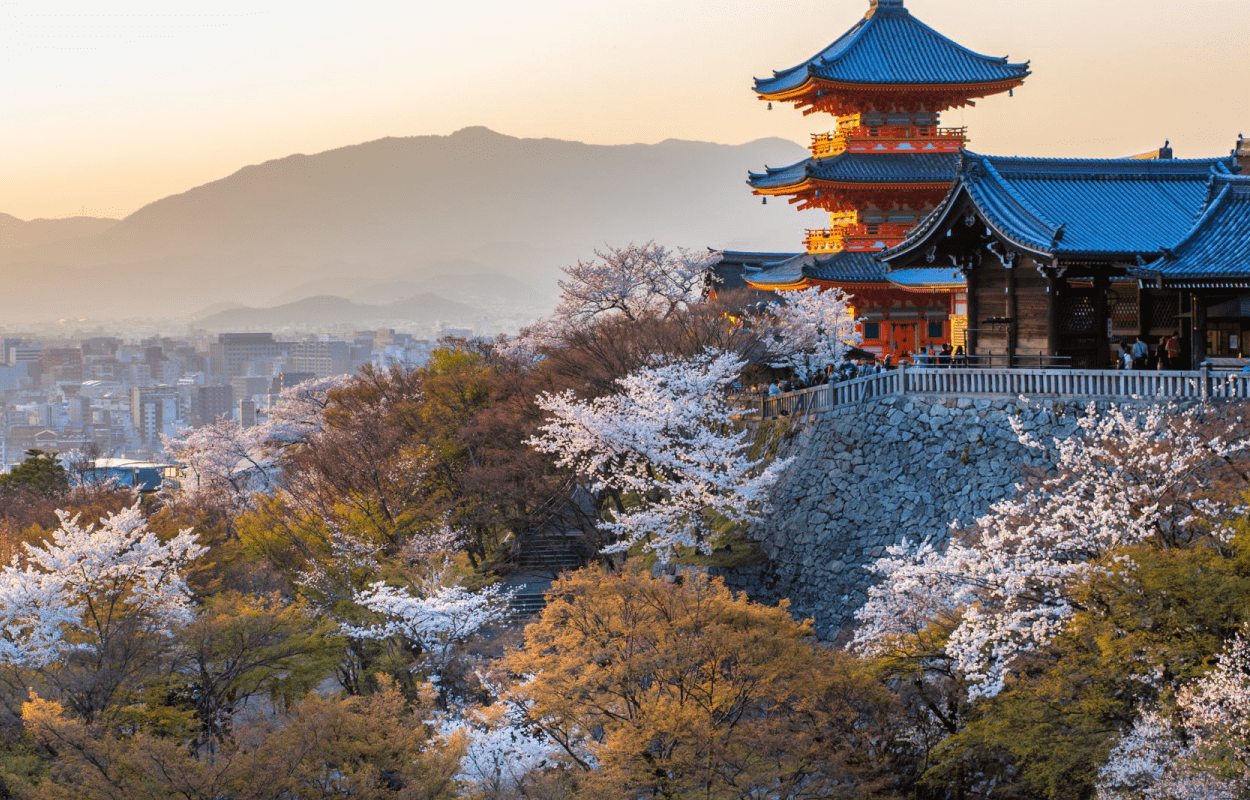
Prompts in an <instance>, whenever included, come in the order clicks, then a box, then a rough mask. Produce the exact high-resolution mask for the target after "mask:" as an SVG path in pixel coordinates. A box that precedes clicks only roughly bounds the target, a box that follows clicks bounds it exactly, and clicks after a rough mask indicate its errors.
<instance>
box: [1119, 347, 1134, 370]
mask: <svg viewBox="0 0 1250 800" xmlns="http://www.w3.org/2000/svg"><path fill="white" fill-rule="evenodd" d="M1132 368H1133V351H1132V350H1130V349H1129V348H1128V345H1127V344H1125V343H1124V342H1120V369H1132Z"/></svg>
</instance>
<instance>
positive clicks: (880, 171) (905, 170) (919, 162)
mask: <svg viewBox="0 0 1250 800" xmlns="http://www.w3.org/2000/svg"><path fill="white" fill-rule="evenodd" d="M958 163H959V154H958V153H855V152H850V151H847V152H844V153H839V154H838V155H836V156H830V157H828V158H809V159H806V160H804V161H800V162H798V163H797V164H791V165H790V166H788V167H779V168H775V169H774V168H771V167H765V168H764V169H765V171H764V172H762V173H755V172H752V173H750V177H749V178H748V180H747V183H749V184H750V185H751V186H752V188H754V189H757V190H758V189H784V188H787V187H792V186H798V185H800V184H802V183H803V182H804V181H807V180H813V181H821V182H825V183H843V184H846V183H863V184H873V183H891V184H897V183H950V182H951V181H952V180H954V178H955V170H956V167H957V165H958Z"/></svg>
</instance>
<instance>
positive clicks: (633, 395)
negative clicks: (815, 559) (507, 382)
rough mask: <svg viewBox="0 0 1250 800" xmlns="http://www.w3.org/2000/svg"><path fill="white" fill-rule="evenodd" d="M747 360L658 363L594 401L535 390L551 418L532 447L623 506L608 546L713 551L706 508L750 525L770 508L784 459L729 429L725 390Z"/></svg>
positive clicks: (716, 356)
mask: <svg viewBox="0 0 1250 800" xmlns="http://www.w3.org/2000/svg"><path fill="white" fill-rule="evenodd" d="M744 363H745V362H744V361H743V360H742V359H741V358H740V357H738V356H736V355H732V354H729V353H724V352H717V351H713V350H708V351H705V352H704V353H702V354H701V355H699V356H696V357H693V358H687V359H677V360H666V359H657V360H656V361H655V363H654V364H652V365H651V366H648V367H645V368H643V369H640V370H638V371H636V372H634V373H632V374H630V375H627V376H626V377H624V378H621V379H619V380H618V381H617V384H618V386H619V387H620V391H619V393H617V394H612V395H609V396H606V397H601V398H597V399H595V400H591V401H589V402H587V401H583V400H579V399H578V398H576V397H575V396H574V395H573V394H572V393H571V392H563V393H560V394H554V395H552V394H544V395H541V396H539V398H538V405H539V406H540V407H541V408H542V409H543V410H544V411H546V412H548V414H550V415H551V420H550V421H549V422H548V423H547V424H546V425H544V426H543V427H542V431H543V434H542V435H541V436H538V437H536V438H534V439H532V440H530V444H531V445H532V446H533V447H535V448H536V449H538V450H539V451H541V452H544V453H552V454H554V455H555V456H556V459H557V462H558V463H559V464H560V465H561V466H564V467H570V468H572V469H574V470H576V471H577V472H578V473H579V474H581V475H583V476H586V477H587V478H588V479H589V480H590V484H591V489H592V490H594V491H605V490H610V491H613V492H616V493H618V495H619V496H621V497H622V498H623V499H624V500H625V502H626V506H625V508H624V509H623V510H621V509H618V510H617V511H616V512H615V513H614V516H613V518H612V519H611V520H608V521H605V522H604V523H603V527H604V529H605V530H607V531H609V532H611V533H612V534H614V535H615V536H616V537H617V542H616V544H614V545H612V546H611V547H610V548H609V551H623V550H626V549H628V548H630V547H632V546H633V545H634V544H636V543H638V542H645V543H646V547H648V548H649V549H651V550H653V551H655V552H656V553H657V554H658V555H659V557H660V558H661V560H663V561H667V560H669V559H670V558H671V557H672V555H673V551H674V549H675V548H678V547H692V548H698V549H700V550H702V551H704V552H707V551H710V549H711V547H712V546H713V544H714V538H715V534H714V531H713V530H712V528H711V526H710V525H709V514H717V515H720V516H722V517H724V518H727V519H729V520H732V521H734V522H738V523H747V522H751V521H753V520H756V519H758V518H759V517H760V516H761V515H762V514H763V513H764V512H765V511H766V509H767V501H768V497H767V495H768V490H769V488H770V487H771V486H772V485H773V483H774V482H775V481H776V479H777V477H778V475H779V473H780V470H782V469H783V468H784V467H785V465H786V464H787V463H788V462H785V461H782V462H776V463H773V464H770V465H767V466H765V465H764V463H763V460H759V459H751V458H750V457H749V456H748V450H749V444H750V443H749V434H748V433H747V432H746V431H744V430H735V429H734V427H733V425H732V419H731V417H732V415H733V413H734V411H735V409H734V408H733V407H732V406H731V404H730V402H729V400H728V399H727V395H728V392H729V387H730V386H731V385H732V384H733V382H734V381H735V380H736V379H737V377H738V374H739V373H740V371H741V370H742V367H743V365H744Z"/></svg>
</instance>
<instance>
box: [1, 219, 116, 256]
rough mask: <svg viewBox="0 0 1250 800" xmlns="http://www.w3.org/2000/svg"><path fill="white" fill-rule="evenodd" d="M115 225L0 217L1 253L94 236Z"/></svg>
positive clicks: (111, 222) (99, 221) (112, 221)
mask: <svg viewBox="0 0 1250 800" xmlns="http://www.w3.org/2000/svg"><path fill="white" fill-rule="evenodd" d="M116 224H117V220H115V219H106V218H102V217H66V218H64V219H30V220H25V219H18V218H17V217H14V216H11V215H9V214H0V250H21V249H27V248H32V247H41V246H43V245H47V244H52V243H54V242H62V241H65V240H67V239H78V238H82V237H86V236H95V235H98V234H100V233H103V232H104V231H106V230H108V229H109V228H111V227H113V226H114V225H116Z"/></svg>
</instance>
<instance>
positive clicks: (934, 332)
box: [744, 0, 1029, 355]
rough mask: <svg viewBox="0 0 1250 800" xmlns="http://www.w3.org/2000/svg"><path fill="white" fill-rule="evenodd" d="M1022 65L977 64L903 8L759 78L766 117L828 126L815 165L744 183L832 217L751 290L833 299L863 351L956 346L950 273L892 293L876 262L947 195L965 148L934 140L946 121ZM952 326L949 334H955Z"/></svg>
mask: <svg viewBox="0 0 1250 800" xmlns="http://www.w3.org/2000/svg"><path fill="white" fill-rule="evenodd" d="M1028 75H1029V66H1028V64H1027V63H1021V64H1013V63H1009V61H1008V60H1007V59H1006V58H993V57H989V56H983V55H979V54H977V53H974V52H972V51H971V50H968V49H967V48H964V47H962V46H960V45H958V44H956V43H955V42H953V41H951V40H950V39H948V38H946V37H945V36H942V35H941V34H940V33H938V32H937V31H935V30H933V29H932V28H930V27H929V26H928V25H925V24H924V23H923V22H921V21H920V20H918V19H916V18H915V17H914V16H912V14H911V13H910V12H909V11H908V10H907V8H905V7H904V3H903V0H870V2H869V9H868V13H867V14H866V15H865V16H864V18H863V19H862V20H861V21H860V22H859V24H857V25H856V26H855V27H854V28H852V29H851V30H850V31H848V32H847V33H845V34H844V35H843V36H841V37H840V38H839V39H838V40H837V41H835V42H834V43H833V44H831V45H829V46H828V47H827V48H825V49H824V50H822V51H821V52H820V53H818V54H817V55H815V56H813V57H812V58H810V59H808V60H807V61H804V62H803V63H801V64H799V65H798V66H795V67H792V68H790V69H787V70H783V71H781V72H776V73H774V75H773V77H771V78H767V79H756V81H755V92H756V94H757V95H758V96H759V98H760V100H761V101H764V102H767V103H768V104H769V107H770V108H771V107H772V105H773V104H774V103H790V104H792V105H794V106H795V107H797V108H799V109H800V110H802V111H803V113H804V114H815V113H827V114H831V115H833V116H834V117H836V118H837V121H836V125H835V128H834V130H833V131H831V132H828V133H820V134H816V135H814V136H812V143H811V152H812V155H811V158H808V159H806V160H804V161H801V162H799V163H797V164H793V165H791V166H788V167H783V168H779V169H770V168H765V171H764V172H763V173H751V175H750V180H749V181H748V183H749V184H750V186H751V187H752V189H753V190H754V193H755V194H757V195H761V196H763V198H764V201H763V202H768V198H770V197H772V198H780V197H785V198H787V199H788V201H789V202H790V203H792V204H795V205H797V206H798V207H799V208H801V209H813V208H818V209H821V210H824V211H826V212H828V213H829V216H830V224H829V227H828V228H825V229H821V230H810V231H808V232H807V238H806V240H805V242H804V245H805V252H803V253H800V254H797V255H795V256H792V257H790V258H786V259H782V260H777V261H773V262H770V263H767V264H762V265H761V268H760V269H758V270H756V271H753V272H750V273H748V274H747V275H745V276H744V277H745V280H746V283H747V284H748V285H750V286H752V287H754V288H756V289H764V290H776V291H785V290H793V289H803V288H808V287H812V286H819V287H839V288H841V289H843V290H844V291H846V292H847V293H848V294H851V295H853V296H854V297H855V308H856V313H857V314H858V315H859V316H860V317H861V318H863V319H864V320H865V324H864V330H863V334H864V340H865V348H866V349H870V350H874V351H875V352H877V353H878V354H882V355H884V354H886V353H895V354H901V353H904V352H912V351H914V350H916V349H917V348H919V347H922V346H926V345H931V344H939V343H943V342H950V341H952V339H953V338H954V339H956V340H958V338H959V337H958V335H957V334H958V329H959V328H960V326H961V325H966V316H962V317H961V312H963V311H964V307H963V306H962V305H961V303H962V302H963V301H962V300H961V296H962V293H961V291H960V290H961V289H962V280H961V277H960V276H958V275H954V276H952V275H950V274H947V273H949V272H950V270H938V271H939V272H941V273H942V274H940V275H938V274H936V273H935V274H934V275H931V276H930V275H923V274H920V275H918V274H916V273H915V271H914V270H913V271H911V273H910V274H909V275H908V276H907V278H906V280H903V281H894V282H892V281H891V280H890V277H889V275H888V274H887V272H886V270H885V268H884V266H883V265H881V264H880V263H879V262H878V261H877V260H876V258H875V256H876V254H878V253H880V252H882V251H884V250H886V249H888V248H890V247H893V246H895V245H897V244H899V243H900V242H902V241H903V240H904V239H905V238H906V237H907V235H908V233H909V232H910V231H911V230H912V229H913V228H915V227H916V225H917V224H918V223H919V222H920V220H921V219H923V218H924V217H925V216H926V215H927V214H928V213H929V212H930V211H932V210H934V209H935V208H936V207H937V205H938V204H939V203H941V201H942V199H943V198H944V197H945V196H946V193H947V191H948V190H949V189H950V187H951V183H952V181H953V180H954V177H955V174H956V172H957V166H958V162H959V158H960V152H961V151H962V150H963V148H964V145H965V144H966V142H967V131H966V129H964V128H950V127H942V124H941V120H940V115H941V113H942V112H943V111H946V110H949V109H953V108H961V107H964V106H970V105H974V104H975V103H974V101H975V100H976V99H977V98H981V97H988V96H990V95H995V94H1002V93H1005V92H1011V91H1012V90H1013V89H1015V88H1016V87H1018V86H1020V85H1021V84H1022V83H1023V82H1024V80H1025V78H1026V77H1028ZM952 324H954V326H955V328H956V330H952Z"/></svg>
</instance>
